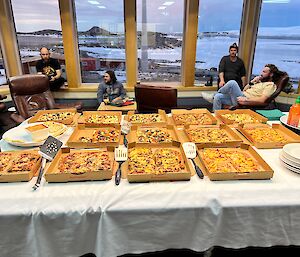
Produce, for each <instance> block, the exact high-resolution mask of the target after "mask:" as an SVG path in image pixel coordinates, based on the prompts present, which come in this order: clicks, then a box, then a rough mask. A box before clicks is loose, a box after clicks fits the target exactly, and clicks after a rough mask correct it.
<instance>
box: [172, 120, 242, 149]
mask: <svg viewBox="0 0 300 257" xmlns="http://www.w3.org/2000/svg"><path fill="white" fill-rule="evenodd" d="M177 133H178V134H180V135H181V138H182V140H183V142H193V143H195V144H196V145H197V146H198V147H239V146H240V145H241V143H242V142H243V140H242V138H241V137H240V136H239V132H237V131H235V129H231V128H230V127H229V126H227V125H225V124H219V125H206V126H200V125H190V126H184V128H183V130H178V131H177ZM202 133H203V134H204V135H205V136H203V134H202Z"/></svg>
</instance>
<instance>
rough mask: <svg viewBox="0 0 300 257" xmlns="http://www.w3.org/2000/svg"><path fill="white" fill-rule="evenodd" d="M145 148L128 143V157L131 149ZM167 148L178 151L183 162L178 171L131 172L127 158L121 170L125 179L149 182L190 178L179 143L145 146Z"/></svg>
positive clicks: (188, 167) (185, 159)
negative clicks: (159, 172) (125, 176)
mask: <svg viewBox="0 0 300 257" xmlns="http://www.w3.org/2000/svg"><path fill="white" fill-rule="evenodd" d="M142 148H145V147H143V146H142V145H139V144H136V143H131V144H128V157H129V158H130V152H131V150H133V149H142ZM162 148H168V149H173V150H176V151H178V152H179V153H180V156H181V160H183V162H184V168H183V169H182V170H181V171H179V172H165V173H162V174H155V173H131V172H130V170H128V162H129V160H127V161H126V162H125V163H124V164H123V165H122V167H123V169H122V170H123V172H124V173H125V174H126V175H127V179H128V181H129V182H150V181H176V180H190V178H191V170H190V166H189V165H188V159H187V158H186V156H185V154H184V151H183V148H182V146H181V144H180V143H178V142H173V143H172V146H167V147H166V146H158V145H156V146H151V144H150V145H149V146H147V149H151V150H152V151H155V150H157V149H162Z"/></svg>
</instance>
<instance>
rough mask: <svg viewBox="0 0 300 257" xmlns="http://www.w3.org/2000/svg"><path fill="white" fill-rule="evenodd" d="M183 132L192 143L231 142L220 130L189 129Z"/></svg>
mask: <svg viewBox="0 0 300 257" xmlns="http://www.w3.org/2000/svg"><path fill="white" fill-rule="evenodd" d="M185 132H186V133H187V136H188V138H189V140H190V141H191V142H194V143H207V142H213V143H225V142H228V141H232V138H230V136H229V135H228V133H227V132H226V130H225V129H221V128H189V129H186V130H185Z"/></svg>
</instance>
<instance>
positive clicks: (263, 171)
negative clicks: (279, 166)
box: [198, 144, 274, 180]
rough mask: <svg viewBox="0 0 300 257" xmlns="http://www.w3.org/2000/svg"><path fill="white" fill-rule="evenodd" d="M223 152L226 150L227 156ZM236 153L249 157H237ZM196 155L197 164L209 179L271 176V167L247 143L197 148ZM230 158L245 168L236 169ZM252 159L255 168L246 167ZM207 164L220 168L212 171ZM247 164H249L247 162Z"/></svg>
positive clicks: (262, 177)
mask: <svg viewBox="0 0 300 257" xmlns="http://www.w3.org/2000/svg"><path fill="white" fill-rule="evenodd" d="M208 151H209V152H208ZM211 151H213V152H211ZM216 151H219V154H215V153H216ZM224 152H227V153H228V156H226V157H225V155H224ZM236 153H242V154H243V155H245V156H246V157H247V158H250V159H246V158H239V157H238V156H237V154H236ZM221 155H222V156H221ZM198 156H199V158H200V165H199V166H200V168H201V170H202V171H203V172H204V174H205V175H207V176H208V177H209V179H210V180H244V179H270V178H272V177H273V173H274V171H273V170H272V168H271V167H270V166H269V165H268V164H267V163H266V162H265V161H264V160H263V158H262V157H261V156H260V155H259V154H258V153H257V152H256V151H255V150H254V149H253V148H252V147H251V146H250V145H247V144H242V145H241V147H240V148H198ZM220 156H221V157H220ZM232 160H235V161H236V162H235V165H240V166H244V167H245V169H246V170H243V171H238V170H237V169H236V168H235V166H234V164H233V163H234V161H232ZM252 161H253V162H254V164H255V167H257V169H256V170H249V169H247V168H246V167H247V164H248V163H251V162H252ZM208 162H209V163H211V164H209V163H208ZM209 165H211V166H212V167H214V166H216V165H219V167H220V170H219V171H213V172H212V171H211V170H210V169H209ZM249 166H251V165H250V164H249ZM226 167H229V170H227V171H225V169H226ZM230 167H231V168H230Z"/></svg>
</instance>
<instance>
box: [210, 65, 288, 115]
mask: <svg viewBox="0 0 300 257" xmlns="http://www.w3.org/2000/svg"><path fill="white" fill-rule="evenodd" d="M283 74H286V73H285V72H283V71H280V70H278V68H277V67H276V66H275V65H274V64H266V65H265V67H264V68H263V69H262V71H261V74H260V76H256V77H255V78H254V79H252V80H251V81H250V83H249V84H248V85H247V86H245V87H244V89H243V91H242V90H241V89H240V87H239V85H238V84H237V82H236V81H234V80H230V81H228V82H227V83H226V84H225V85H224V86H223V87H221V88H220V89H219V90H218V92H217V94H215V96H214V102H213V110H214V111H215V110H220V109H222V106H223V105H230V106H236V105H237V104H238V103H239V104H242V105H247V104H251V103H253V102H258V103H264V102H265V101H266V100H267V98H268V97H270V96H271V95H272V94H273V93H274V92H275V91H276V85H275V84H274V82H276V81H278V79H279V77H281V76H282V75H283Z"/></svg>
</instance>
